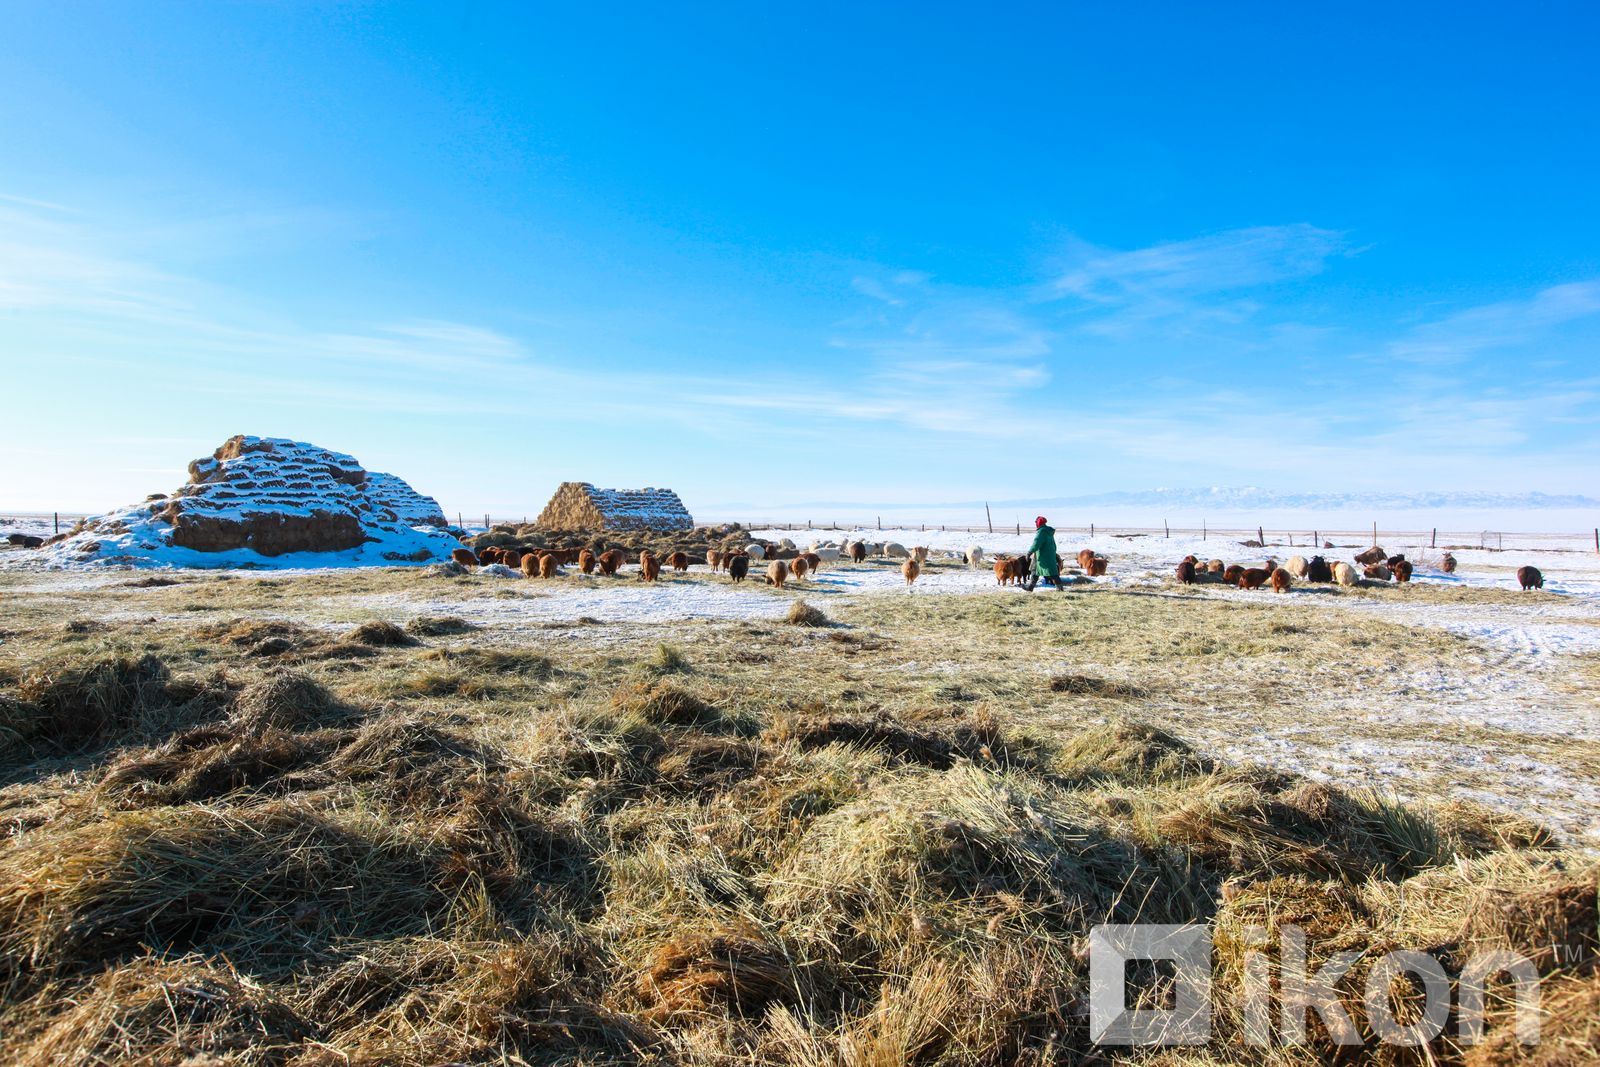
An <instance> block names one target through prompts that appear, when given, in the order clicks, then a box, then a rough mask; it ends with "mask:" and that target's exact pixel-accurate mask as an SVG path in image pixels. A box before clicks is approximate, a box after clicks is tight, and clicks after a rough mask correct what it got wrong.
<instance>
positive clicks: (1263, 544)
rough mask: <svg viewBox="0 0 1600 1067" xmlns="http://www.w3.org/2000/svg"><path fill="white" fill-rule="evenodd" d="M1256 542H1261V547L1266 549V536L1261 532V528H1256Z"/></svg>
mask: <svg viewBox="0 0 1600 1067" xmlns="http://www.w3.org/2000/svg"><path fill="white" fill-rule="evenodd" d="M1256 540H1257V541H1260V542H1261V547H1262V548H1266V547H1267V535H1266V534H1264V533H1262V532H1261V527H1259V526H1257V527H1256Z"/></svg>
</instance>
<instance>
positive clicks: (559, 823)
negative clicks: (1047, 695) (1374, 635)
mask: <svg viewBox="0 0 1600 1067" xmlns="http://www.w3.org/2000/svg"><path fill="white" fill-rule="evenodd" d="M220 625H221V628H220V629H218V630H217V631H216V632H215V634H214V635H213V637H212V638H211V640H212V641H213V642H214V645H213V646H212V647H210V648H208V649H207V650H206V652H207V657H208V658H214V659H215V660H216V661H217V664H216V665H217V668H218V669H219V670H221V671H222V672H224V674H225V675H226V677H227V679H228V681H227V684H223V683H222V682H218V683H216V684H214V685H210V686H198V687H197V685H196V684H195V683H193V682H190V681H186V680H185V679H184V678H182V677H175V675H174V673H173V671H172V670H170V669H168V667H167V666H166V665H165V662H164V661H163V660H161V659H160V658H159V657H156V656H153V655H132V654H126V653H117V654H110V653H107V652H105V651H104V650H96V649H93V648H85V649H84V650H83V651H82V652H81V653H76V654H71V653H69V654H64V655H63V657H62V658H52V659H50V660H48V661H44V662H40V663H37V664H25V665H21V666H19V667H18V668H17V669H15V670H11V669H10V668H7V670H6V671H4V672H0V708H3V709H4V710H5V714H6V716H7V720H6V721H7V724H8V726H9V728H10V730H11V731H12V735H11V736H13V738H14V744H13V747H12V750H11V755H10V760H11V763H10V765H11V766H12V767H13V769H14V771H15V775H14V777H13V779H12V780H13V781H15V782H17V783H18V784H17V785H13V786H11V787H8V791H7V792H5V793H0V803H3V804H4V805H5V809H4V810H7V811H8V812H12V813H18V812H22V811H23V810H24V809H26V812H27V814H26V815H25V816H23V815H21V814H17V815H15V817H14V818H13V822H12V827H13V833H12V836H11V837H10V838H9V840H7V841H6V842H5V843H4V844H3V845H0V983H3V986H4V988H5V989H6V990H7V996H6V998H5V1002H4V1005H3V1007H0V1062H7V1063H22V1064H47V1063H84V1064H113V1063H148V1064H168V1063H171V1064H191V1065H200V1064H206V1065H210V1064H282V1065H293V1067H322V1065H329V1067H332V1065H335V1064H339V1065H343V1064H369V1065H378V1064H383V1065H396V1067H411V1065H416V1067H422V1065H436V1064H441V1063H465V1064H492V1063H519V1062H526V1063H586V1064H612V1063H645V1062H652V1063H657V1062H658V1063H686V1064H701V1063H704V1064H712V1063H716V1064H728V1063H778V1064H793V1065H795V1067H817V1065H822V1064H883V1065H902V1064H905V1065H909V1064H948V1065H957V1064H960V1065H969V1064H976V1065H994V1067H1000V1065H1010V1064H1016V1063H1028V1064H1046V1063H1061V1062H1078V1061H1081V1060H1083V1059H1085V1058H1086V1057H1088V1056H1090V1055H1091V1054H1095V1053H1096V1052H1097V1051H1098V1052H1101V1053H1103V1052H1104V1050H1096V1049H1095V1048H1094V1047H1093V1046H1092V1045H1091V1043H1090V1042H1089V1039H1088V1035H1087V1031H1086V1020H1085V1010H1084V999H1083V998H1084V995H1085V990H1086V981H1087V966H1088V964H1087V960H1086V957H1085V946H1086V942H1087V937H1088V934H1089V931H1090V930H1091V929H1092V928H1093V927H1094V926H1095V925H1096V924H1097V923H1101V922H1105V921H1114V922H1133V921H1146V922H1160V923H1196V924H1203V925H1205V926H1207V927H1208V928H1209V929H1210V930H1211V931H1212V933H1213V935H1214V937H1215V941H1216V945H1217V952H1216V954H1215V958H1214V982H1215V986H1216V996H1217V1004H1218V1006H1219V1009H1220V1011H1219V1015H1218V1018H1217V1020H1216V1023H1215V1026H1216V1029H1215V1041H1214V1043H1213V1045H1212V1046H1211V1047H1210V1048H1209V1049H1207V1050H1204V1051H1199V1050H1196V1051H1193V1052H1173V1051H1171V1050H1168V1051H1166V1052H1156V1051H1149V1050H1147V1051H1133V1052H1128V1053H1126V1055H1125V1057H1124V1058H1125V1059H1126V1060H1127V1062H1139V1061H1140V1060H1146V1061H1149V1062H1158V1063H1161V1064H1165V1065H1181V1064H1185V1063H1192V1064H1201V1063H1234V1062H1242V1063H1259V1064H1263V1065H1269V1064H1278V1063H1286V1062H1290V1061H1294V1062H1304V1061H1307V1060H1310V1061H1332V1060H1334V1059H1335V1058H1336V1055H1337V1049H1336V1048H1335V1047H1334V1046H1333V1045H1332V1044H1331V1042H1330V1041H1329V1036H1328V1034H1327V1033H1326V1032H1324V1031H1322V1030H1318V1029H1316V1028H1315V1027H1313V1029H1312V1031H1311V1032H1310V1034H1309V1035H1308V1044H1307V1045H1306V1046H1305V1047H1304V1048H1302V1049H1300V1050H1297V1051H1293V1052H1291V1051H1290V1050H1285V1049H1282V1048H1259V1047H1256V1046H1252V1045H1250V1044H1248V1043H1247V1042H1246V1041H1245V1040H1244V1036H1243V1035H1244V1028H1245V1019H1244V1017H1243V1014H1242V1012H1243V1008H1242V998H1241V990H1242V989H1243V988H1244V983H1245V974H1244V964H1243V959H1244V955H1243V954H1244V949H1245V948H1246V947H1247V946H1248V944H1249V943H1250V942H1249V937H1250V932H1251V928H1253V927H1256V926H1267V927H1269V928H1271V927H1272V925H1273V924H1274V923H1278V922H1282V921H1294V922H1296V923H1298V924H1300V925H1301V926H1303V927H1304V929H1305V930H1306V931H1307V934H1308V938H1309V945H1308V948H1309V953H1310V955H1311V958H1312V960H1313V963H1315V962H1316V961H1317V960H1323V959H1327V958H1330V957H1331V956H1332V954H1334V953H1336V952H1339V951H1342V950H1344V949H1349V948H1361V949H1369V950H1370V949H1378V950H1380V951H1381V950H1384V949H1387V948H1406V949H1413V950H1416V951H1419V952H1423V953H1426V954H1428V955H1429V956H1430V957H1432V958H1434V959H1436V960H1437V961H1438V962H1439V964H1440V965H1441V966H1442V967H1444V968H1445V969H1446V971H1447V972H1448V973H1450V974H1455V973H1457V971H1458V970H1459V968H1460V966H1461V965H1462V961H1463V960H1464V959H1465V958H1466V957H1467V955H1468V954H1470V953H1471V952H1473V951H1477V950H1481V949H1485V948H1510V949H1514V950H1516V951H1519V952H1522V953H1524V954H1526V955H1528V956H1529V958H1530V959H1532V960H1533V961H1534V962H1535V965H1536V966H1537V967H1538V968H1539V970H1540V972H1541V973H1542V974H1544V975H1545V976H1546V979H1547V990H1548V997H1549V999H1548V1000H1547V1007H1548V1011H1547V1013H1546V1022H1545V1025H1546V1028H1547V1033H1548V1034H1549V1035H1550V1042H1551V1043H1550V1044H1549V1045H1548V1046H1546V1047H1545V1048H1546V1051H1549V1052H1550V1053H1551V1056H1554V1057H1556V1058H1549V1057H1547V1058H1546V1059H1545V1060H1543V1061H1541V1060H1539V1059H1537V1058H1529V1062H1551V1063H1556V1062H1580V1061H1581V1060H1582V1056H1583V1054H1584V1053H1585V1051H1586V1050H1587V1051H1588V1052H1592V1051H1593V1049H1594V1042H1595V1040H1596V1027H1595V1026H1594V1023H1593V1010H1594V1006H1595V1004H1596V1002H1597V998H1600V994H1597V987H1596V985H1595V981H1594V974H1595V970H1596V967H1597V964H1600V933H1597V929H1596V914H1597V905H1596V878H1597V868H1596V866H1595V864H1594V863H1593V862H1592V860H1590V859H1587V858H1584V857H1582V856H1578V855H1575V854H1571V853H1565V852H1561V851H1558V850H1555V849H1553V848H1550V847H1549V844H1550V843H1549V841H1548V838H1547V837H1546V836H1545V835H1543V834H1542V833H1541V832H1540V831H1539V829H1538V827H1536V826H1533V825H1531V824H1528V823H1525V822H1522V821H1519V820H1517V819H1513V818H1509V817H1505V816H1498V815H1491V814H1489V813H1487V812H1484V811H1480V810H1478V809H1474V808H1470V807H1467V806H1455V807H1452V808H1448V809H1440V810H1427V809H1421V808H1416V809H1413V808H1410V807H1406V806H1403V805H1398V804H1395V803H1393V802H1391V801H1388V800H1385V799H1384V798H1381V797H1377V796H1368V795H1362V794H1356V793H1351V792H1348V791H1345V790H1340V789H1335V788H1331V787H1328V786H1325V785H1320V784H1317V783H1314V782H1311V781H1308V780H1305V779H1302V778H1297V777H1294V776H1290V775H1283V774H1275V773H1271V772H1268V771H1264V770H1261V769H1259V768H1250V767H1239V766H1234V765H1230V764H1227V763H1224V762H1222V761H1218V760H1215V759H1211V758H1208V757H1206V756H1205V755H1203V754H1201V753H1199V752H1196V751H1195V750H1194V749H1192V748H1191V747H1190V746H1188V745H1187V744H1185V743H1184V742H1183V741H1182V740H1180V739H1179V738H1176V737H1174V736H1172V735H1170V734H1167V733H1163V732H1161V731H1159V730H1155V729H1152V728H1149V727H1147V726H1143V725H1140V724H1138V723H1136V722H1128V721H1122V720H1115V721H1111V722H1108V723H1104V724H1103V725H1098V726H1091V727H1087V728H1083V729H1080V730H1077V731H1075V732H1071V733H1067V734H1065V735H1062V736H1040V735H1038V734H1033V733H1030V732H1028V730H1027V729H1026V724H1025V723H1016V722H1012V721H1009V720H1005V719H1003V718H1000V717H998V716H996V715H995V714H994V713H993V712H986V713H982V714H974V713H972V712H970V711H963V710H961V709H953V710H949V711H946V712H940V713H935V712H929V713H927V714H925V715H907V716H906V717H905V718H897V717H896V716H895V715H892V714H890V713H888V712H886V711H884V710H882V709H875V708H872V707H870V706H861V705H856V706H853V707H840V706H825V705H820V704H811V703H806V702H804V701H802V700H796V699H792V698H785V697H784V696H782V695H780V694H779V693H777V692H776V691H774V690H771V689H767V688H762V687H755V686H751V687H745V688H739V687H731V686H725V685H723V684H721V683H719V682H718V681H717V679H716V678H715V676H714V671H713V670H712V668H711V666H710V664H709V663H708V662H707V661H706V660H705V658H704V657H701V656H699V655H698V654H697V655H696V657H695V662H690V661H689V659H688V657H686V656H684V655H683V654H682V653H681V652H679V651H678V650H676V649H674V648H670V647H669V648H665V649H664V650H657V652H656V654H655V655H654V656H653V657H652V656H651V655H650V654H649V652H648V651H645V650H641V652H640V653H639V655H638V657H637V658H636V659H635V660H633V661H629V662H622V663H619V664H615V665H614V666H621V667H622V668H623V669H622V670H621V671H620V672H619V673H620V680H619V678H618V677H610V678H606V677H604V676H602V675H599V674H598V673H597V674H594V675H587V676H586V675H584V674H583V672H582V671H580V670H577V669H576V668H574V666H573V665H572V664H570V663H568V662H565V661H560V660H552V658H550V657H547V656H545V655H543V654H541V653H537V652H534V651H532V650H528V649H516V648H490V647H477V646H476V645H471V646H469V645H467V644H465V643H458V644H455V645H452V644H448V643H445V642H444V640H443V639H444V638H448V637H450V636H451V635H453V634H458V633H459V632H460V629H461V628H460V627H459V626H458V625H456V624H455V623H454V622H453V621H452V620H448V619H447V620H443V621H429V622H427V623H425V624H419V625H417V626H415V627H413V629H414V630H416V631H419V632H420V633H421V635H422V636H423V637H425V638H427V639H429V640H430V641H432V640H435V639H436V637H437V638H438V639H439V640H440V643H439V644H436V645H433V646H431V647H413V646H412V645H411V644H395V643H393V637H392V635H391V634H390V633H389V631H388V630H386V629H385V630H378V629H375V628H374V629H369V630H367V631H366V632H367V633H369V634H370V635H374V637H375V639H377V640H378V643H379V645H380V646H381V647H383V648H384V649H385V651H384V652H383V653H382V654H381V655H375V656H374V657H373V658H371V659H368V660H365V661H361V663H360V666H361V668H362V670H367V669H376V668H373V666H372V665H375V664H382V663H385V662H387V663H389V664H390V667H389V668H387V669H389V670H391V671H393V672H396V673H395V674H394V677H396V678H400V679H409V678H411V677H412V675H409V674H406V673H404V672H406V671H415V670H418V669H423V670H425V671H428V670H431V671H435V672H439V673H441V674H443V675H448V676H450V677H452V678H454V679H456V681H457V683H458V684H457V686H455V687H444V688H441V689H439V690H437V691H436V692H433V693H432V695H412V696H408V697H406V700H408V701H422V703H402V704H401V705H400V706H384V705H382V704H380V703H379V702H377V701H375V700H372V699H367V698H365V697H364V696H363V693H364V691H363V690H362V689H360V688H359V685H360V672H349V671H335V670H334V669H333V668H334V666H336V665H335V664H329V663H323V662H319V661H317V660H314V659H306V660H303V661H301V666H300V667H299V668H296V669H294V670H288V669H285V668H284V667H282V666H281V665H279V662H278V661H279V660H281V659H283V658H284V657H281V656H279V657H272V656H266V657H263V656H258V655H255V654H254V650H255V649H257V648H259V647H260V646H261V645H262V644H263V643H264V642H267V641H274V640H282V641H286V642H289V643H290V644H291V646H292V647H295V648H297V649H300V650H302V651H304V650H305V649H307V648H309V647H311V646H312V643H314V642H315V641H316V640H317V639H316V638H315V636H314V635H310V634H307V633H304V632H301V631H299V630H298V629H296V628H293V627H273V626H270V625H269V626H265V627H255V626H240V625H238V624H220ZM397 632H400V633H401V635H402V636H403V637H404V638H405V641H406V642H414V641H415V640H416V637H415V636H414V635H407V634H405V633H404V631H397ZM790 632H791V633H792V631H790ZM337 666H346V665H345V664H338V665H337ZM474 677H482V678H488V679H491V680H492V684H496V685H502V686H505V687H507V691H508V692H513V693H515V694H517V696H516V701H517V703H516V704H515V714H512V715H505V716H501V717H496V716H493V715H490V714H487V713H484V712H480V711H479V710H478V709H479V707H480V703H475V702H472V701H469V700H467V699H464V693H463V692H462V691H461V689H460V687H459V685H460V683H463V682H464V680H466V679H469V678H474ZM486 684H491V683H486ZM395 691H396V690H390V691H388V692H390V693H391V694H392V693H393V692H395ZM398 691H400V692H407V690H406V689H405V688H404V687H401V689H400V690H398ZM413 692H414V691H413ZM1067 692H1068V695H1069V696H1073V695H1084V696H1089V697H1094V696H1095V695H1096V693H1095V692H1094V691H1092V687H1090V689H1083V688H1082V687H1081V686H1080V687H1077V688H1075V689H1073V690H1069V691H1067ZM181 709H188V710H187V711H183V710H181ZM63 746H70V753H71V755H72V757H73V758H74V759H75V760H77V761H78V762H77V763H76V764H75V765H74V767H73V770H72V773H71V774H70V775H57V776H54V777H52V772H51V771H50V770H49V769H48V768H50V767H54V766H56V764H53V763H49V762H48V761H51V760H58V759H60V758H62V757H61V753H62V751H63ZM30 760H35V761H38V766H37V767H35V766H34V765H33V764H31V763H30V762H29V761H30ZM74 776H75V777H74ZM47 801H48V803H47ZM29 804H33V805H34V807H31V808H30V807H28V805H29ZM1130 973H1131V974H1132V975H1133V980H1134V982H1135V986H1136V989H1135V992H1136V993H1138V995H1141V996H1147V997H1154V996H1156V995H1158V991H1159V976H1156V975H1153V974H1152V975H1145V974H1142V973H1140V972H1130ZM1367 974H1368V969H1367V964H1366V963H1364V962H1363V963H1361V964H1358V965H1357V966H1355V967H1353V968H1352V970H1351V972H1350V974H1349V976H1348V978H1347V980H1346V981H1345V982H1343V983H1341V985H1340V986H1339V995H1340V997H1341V998H1348V1002H1349V1003H1350V1004H1352V1005H1354V1004H1356V1003H1357V1000H1358V998H1359V995H1360V989H1361V983H1362V982H1364V980H1365V978H1366V976H1367ZM1394 995H1396V996H1397V997H1399V998H1400V999H1401V1000H1402V1001H1405V1000H1407V998H1410V1001H1414V999H1415V990H1414V989H1413V990H1409V991H1408V990H1407V989H1405V988H1398V987H1397V988H1396V989H1395V991H1394ZM1509 1019H1510V1016H1509V1014H1508V1012H1506V1011H1505V1010H1504V1006H1503V1005H1501V1006H1498V1007H1497V1008H1496V1010H1495V1011H1494V1012H1492V1013H1491V1019H1490V1027H1489V1032H1488V1034H1487V1037H1486V1043H1485V1044H1484V1045H1482V1046H1480V1047H1477V1048H1468V1047H1467V1046H1465V1045H1462V1044H1459V1043H1458V1041H1457V1039H1456V1038H1455V1037H1454V1031H1451V1032H1450V1033H1448V1034H1447V1035H1446V1036H1444V1037H1442V1038H1440V1039H1438V1040H1436V1041H1434V1042H1433V1043H1432V1044H1430V1045H1429V1046H1427V1047H1426V1048H1423V1049H1411V1050H1397V1049H1394V1048H1392V1047H1384V1048H1381V1049H1369V1050H1367V1052H1366V1053H1364V1055H1365V1056H1366V1060H1367V1061H1371V1062H1394V1063H1402V1062H1404V1063H1423V1062H1433V1063H1440V1064H1482V1063H1490V1062H1505V1061H1514V1060H1516V1059H1517V1057H1519V1056H1521V1057H1524V1058H1528V1057H1533V1056H1534V1053H1533V1051H1532V1050H1527V1049H1523V1048H1522V1047H1521V1046H1518V1045H1516V1044H1515V1042H1514V1041H1513V1040H1511V1039H1510V1038H1508V1036H1507V1034H1508V1027H1509V1025H1510V1023H1509ZM1559 1056H1566V1057H1567V1059H1566V1060H1565V1061H1563V1060H1561V1059H1560V1058H1559Z"/></svg>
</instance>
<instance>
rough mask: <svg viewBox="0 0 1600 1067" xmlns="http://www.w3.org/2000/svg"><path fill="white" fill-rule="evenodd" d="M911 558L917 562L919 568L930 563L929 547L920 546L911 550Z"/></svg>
mask: <svg viewBox="0 0 1600 1067" xmlns="http://www.w3.org/2000/svg"><path fill="white" fill-rule="evenodd" d="M911 558H912V559H914V560H916V561H917V566H919V567H920V566H922V565H923V564H924V563H926V562H928V546H927V545H918V546H917V547H916V548H913V549H912V550H911Z"/></svg>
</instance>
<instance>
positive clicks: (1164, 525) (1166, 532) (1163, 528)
mask: <svg viewBox="0 0 1600 1067" xmlns="http://www.w3.org/2000/svg"><path fill="white" fill-rule="evenodd" d="M1161 536H1162V537H1163V538H1167V539H1171V537H1172V531H1171V530H1170V529H1168V528H1167V520H1166V519H1162V520H1161Z"/></svg>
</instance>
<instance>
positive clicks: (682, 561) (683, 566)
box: [667, 550, 689, 574]
mask: <svg viewBox="0 0 1600 1067" xmlns="http://www.w3.org/2000/svg"><path fill="white" fill-rule="evenodd" d="M667 565H668V566H669V567H671V568H672V569H673V570H675V571H677V572H678V573H679V574H682V573H683V572H684V571H686V570H688V569H689V553H687V552H684V551H682V550H679V551H677V552H674V553H673V554H672V555H670V556H668V557H667Z"/></svg>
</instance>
